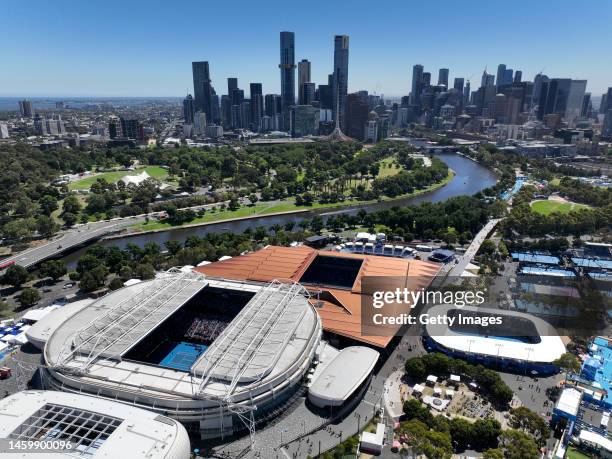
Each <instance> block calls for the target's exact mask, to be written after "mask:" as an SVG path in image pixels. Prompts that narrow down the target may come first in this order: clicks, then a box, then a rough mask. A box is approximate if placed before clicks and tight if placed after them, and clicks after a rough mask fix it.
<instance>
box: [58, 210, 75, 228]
mask: <svg viewBox="0 0 612 459" xmlns="http://www.w3.org/2000/svg"><path fill="white" fill-rule="evenodd" d="M62 219H63V220H64V224H65V225H66V226H67V227H68V228H71V227H73V226H74V225H75V223H76V222H77V220H78V218H77V216H76V214H73V213H72V212H64V213H63V214H62Z"/></svg>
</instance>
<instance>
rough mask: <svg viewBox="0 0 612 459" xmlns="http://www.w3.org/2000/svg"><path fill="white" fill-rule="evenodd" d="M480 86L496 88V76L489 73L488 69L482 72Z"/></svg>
mask: <svg viewBox="0 0 612 459" xmlns="http://www.w3.org/2000/svg"><path fill="white" fill-rule="evenodd" d="M502 65H503V64H502ZM505 67H506V66H505V65H504V68H505ZM480 86H482V87H487V86H495V75H492V74H490V73H487V69H486V68H485V69H484V71H483V72H482V78H481V79H480Z"/></svg>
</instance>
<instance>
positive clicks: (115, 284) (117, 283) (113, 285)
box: [108, 277, 123, 290]
mask: <svg viewBox="0 0 612 459" xmlns="http://www.w3.org/2000/svg"><path fill="white" fill-rule="evenodd" d="M121 287H123V281H122V280H121V278H119V277H113V279H112V280H111V281H110V283H109V284H108V288H110V289H111V290H118V289H120V288H121Z"/></svg>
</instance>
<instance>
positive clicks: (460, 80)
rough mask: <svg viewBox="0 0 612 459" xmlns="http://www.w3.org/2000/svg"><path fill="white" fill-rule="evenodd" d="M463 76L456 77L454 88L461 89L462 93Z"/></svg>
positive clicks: (461, 92)
mask: <svg viewBox="0 0 612 459" xmlns="http://www.w3.org/2000/svg"><path fill="white" fill-rule="evenodd" d="M463 82H464V80H463V78H455V81H454V84H453V88H455V89H456V90H457V91H459V93H460V94H463Z"/></svg>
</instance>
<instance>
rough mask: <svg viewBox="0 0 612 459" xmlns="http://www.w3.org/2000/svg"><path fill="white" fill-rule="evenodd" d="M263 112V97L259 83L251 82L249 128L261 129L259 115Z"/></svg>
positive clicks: (256, 130) (255, 130) (257, 130)
mask: <svg viewBox="0 0 612 459" xmlns="http://www.w3.org/2000/svg"><path fill="white" fill-rule="evenodd" d="M263 114H264V98H263V92H262V88H261V83H251V130H252V131H254V132H259V131H260V130H261V117H262V116H263Z"/></svg>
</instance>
